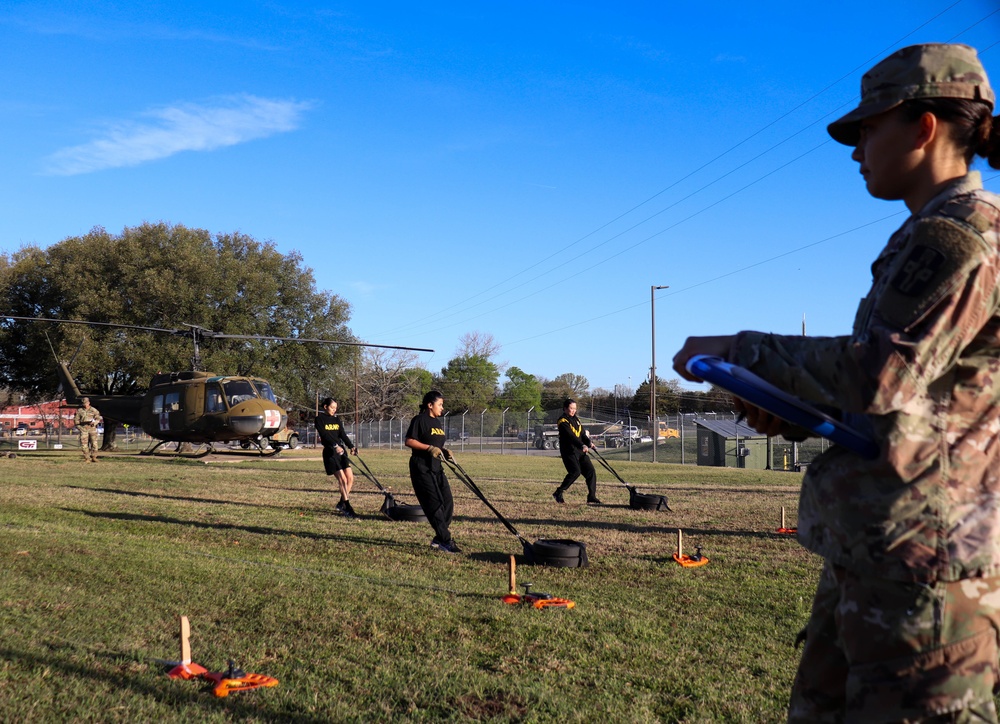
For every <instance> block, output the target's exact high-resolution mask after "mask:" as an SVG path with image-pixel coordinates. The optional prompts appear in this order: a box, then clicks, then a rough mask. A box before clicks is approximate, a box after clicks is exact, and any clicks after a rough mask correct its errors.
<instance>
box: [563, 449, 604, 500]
mask: <svg viewBox="0 0 1000 724" xmlns="http://www.w3.org/2000/svg"><path fill="white" fill-rule="evenodd" d="M562 461H563V465H565V466H566V477H565V478H563V481H562V485H560V486H559V490H568V489H569V486H570V485H572V484H573V483H574V482H576V479H577V478H578V477H580V476H581V475H582V476H583V479H584V480H586V481H587V497H588V498H596V497H597V471H596V470H594V464H593V463H592V462H590V456H588V455H587V454H586V453H584V452H580V451H578V450H571V451H570V453H569V454H568V455H565V454H564V455H562Z"/></svg>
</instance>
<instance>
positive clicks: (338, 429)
mask: <svg viewBox="0 0 1000 724" xmlns="http://www.w3.org/2000/svg"><path fill="white" fill-rule="evenodd" d="M316 431H317V432H318V433H319V439H320V440H322V441H323V447H329V448H332V447H334V446H335V445H340V446H341V447H342V448H344V450H353V449H354V443H352V442H351V438H349V437H348V436H347V430H345V429H344V423H342V422H341V421H340V418H339V417H337V416H336V415H327V414H326V413H325V412H321V413H319V414H318V415H316Z"/></svg>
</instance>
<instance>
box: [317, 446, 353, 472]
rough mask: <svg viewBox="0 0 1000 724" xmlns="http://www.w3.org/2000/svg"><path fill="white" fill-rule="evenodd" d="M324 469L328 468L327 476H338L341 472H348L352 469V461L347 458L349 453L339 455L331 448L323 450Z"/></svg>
mask: <svg viewBox="0 0 1000 724" xmlns="http://www.w3.org/2000/svg"><path fill="white" fill-rule="evenodd" d="M323 467H324V468H326V474H327V475H336V474H337V471H339V470H347V469H348V468H349V467H351V461H350V460H349V459H348V458H347V452H342V453H338V452H337V451H336V450H334V449H333V448H330V447H325V448H323Z"/></svg>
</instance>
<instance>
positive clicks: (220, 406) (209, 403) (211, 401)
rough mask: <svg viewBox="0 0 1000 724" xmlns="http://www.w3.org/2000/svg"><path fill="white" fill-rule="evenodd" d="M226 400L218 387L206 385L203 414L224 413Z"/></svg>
mask: <svg viewBox="0 0 1000 724" xmlns="http://www.w3.org/2000/svg"><path fill="white" fill-rule="evenodd" d="M225 411H226V399H225V398H224V397H223V396H222V390H221V389H220V388H219V386H218V385H208V386H207V387H206V388H205V412H206V413H211V412H225Z"/></svg>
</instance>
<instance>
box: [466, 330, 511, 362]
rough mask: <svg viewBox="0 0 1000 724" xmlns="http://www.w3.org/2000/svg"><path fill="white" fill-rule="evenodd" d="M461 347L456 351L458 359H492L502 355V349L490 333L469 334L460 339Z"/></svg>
mask: <svg viewBox="0 0 1000 724" xmlns="http://www.w3.org/2000/svg"><path fill="white" fill-rule="evenodd" d="M458 341H459V347H458V349H456V350H455V356H456V357H482V358H483V359H492V358H493V357H496V356H497V355H498V354H500V350H501V349H502V348H501V346H500V343H499V342H497V341H496V339H495V338H494V337H493V335H492V334H490V333H488V332H467V333H466V334H463V335H462V336H461V337H459V339H458Z"/></svg>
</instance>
